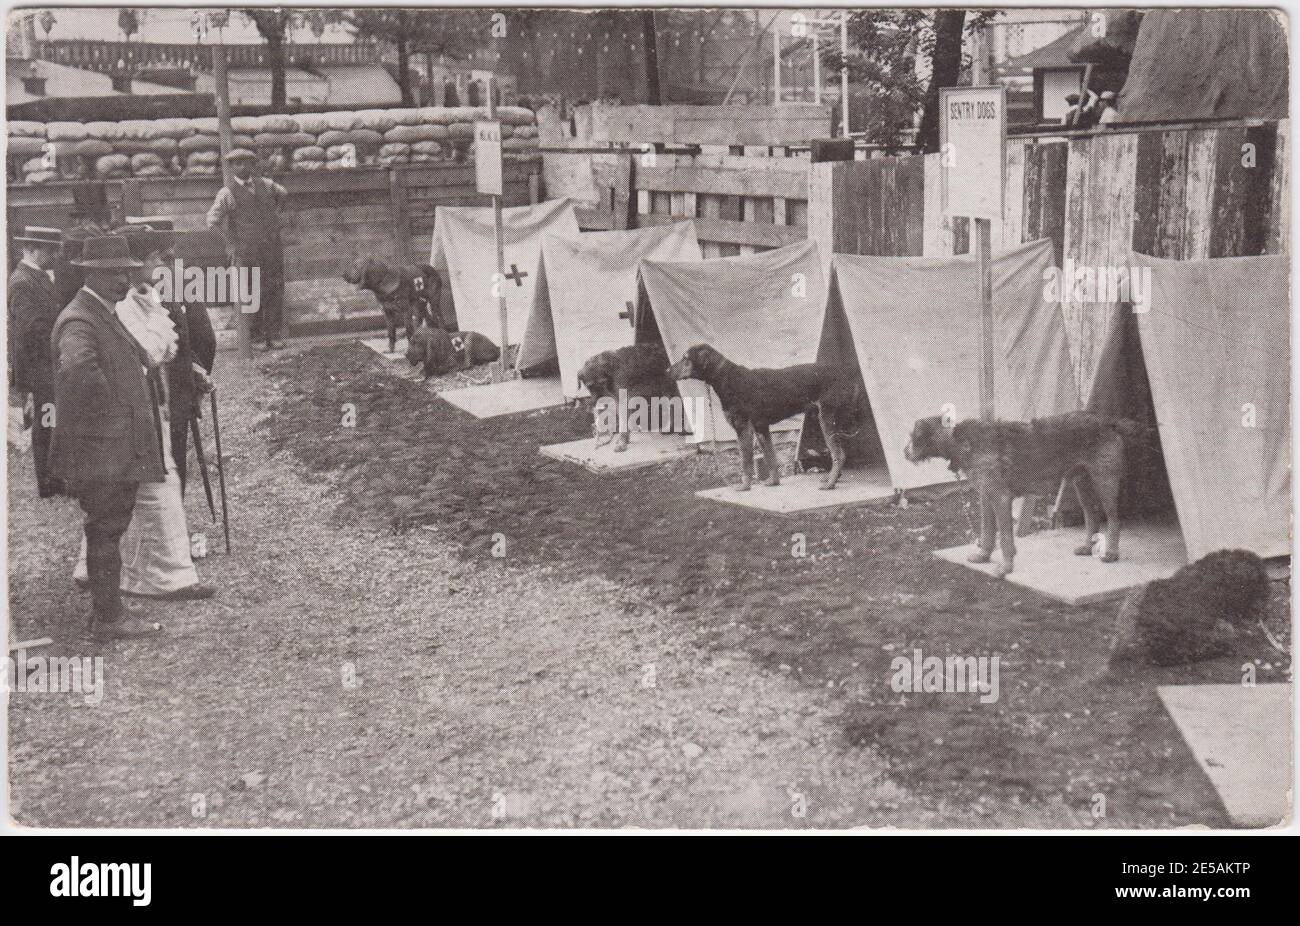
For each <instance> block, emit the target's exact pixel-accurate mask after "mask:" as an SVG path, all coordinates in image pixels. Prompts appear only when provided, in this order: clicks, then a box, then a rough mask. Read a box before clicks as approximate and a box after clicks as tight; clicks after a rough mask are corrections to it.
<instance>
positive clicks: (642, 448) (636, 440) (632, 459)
mask: <svg viewBox="0 0 1300 926" xmlns="http://www.w3.org/2000/svg"><path fill="white" fill-rule="evenodd" d="M540 450H541V454H542V456H545V457H550V458H551V459H553V460H561V461H563V462H565V463H576V464H578V465H579V466H581V467H583V468H585V469H587V470H590V471H591V472H593V473H597V474H600V473H624V472H627V471H629V470H634V469H644V468H645V467H647V466H656V465H658V464H660V463H666V462H667V461H669V460H678V459H681V458H682V457H685V456H690V455H692V454H694V453H697V452H699V451H698V450H697V448H696V447H695V445H694V444H691V443H688V442H687V439H686V437H685V436H684V435H681V434H654V433H640V432H634V433H633V434H632V435H631V440H629V441H628V445H627V450H625V451H623V452H622V453H615V452H614V444H613V442H612V441H611V442H609V443H607V444H605V445H604V446H603V447H597V446H596V438H594V437H588V438H584V439H583V440H575V441H568V442H566V443H563V444H548V445H545V446H543V447H541V448H540Z"/></svg>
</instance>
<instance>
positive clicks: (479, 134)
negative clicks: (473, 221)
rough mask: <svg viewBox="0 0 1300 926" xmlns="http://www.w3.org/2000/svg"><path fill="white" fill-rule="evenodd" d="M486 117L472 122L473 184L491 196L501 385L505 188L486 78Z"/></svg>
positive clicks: (504, 366)
mask: <svg viewBox="0 0 1300 926" xmlns="http://www.w3.org/2000/svg"><path fill="white" fill-rule="evenodd" d="M484 83H486V84H487V107H488V118H487V119H486V120H484V121H480V122H476V123H474V183H475V188H476V189H477V190H478V191H479V192H480V193H487V194H488V195H490V196H491V197H492V229H493V237H494V239H495V241H496V248H497V272H496V278H495V279H494V280H493V283H494V284H495V285H494V287H493V288H494V289H495V290H496V292H497V312H498V313H499V317H500V319H501V359H500V360H499V361H497V363H496V364H495V365H494V366H493V367H492V379H493V381H495V382H502V381H503V380H506V379H509V378H510V375H509V372H508V371H509V363H508V360H507V357H506V348H507V347H508V346H509V344H510V330H509V323H508V321H507V317H506V253H505V234H504V232H503V230H502V227H501V197H502V196H503V195H504V192H505V190H504V185H503V180H502V169H501V123H500V121H499V120H498V119H497V117H496V116H497V103H496V92H495V91H496V87H495V86H494V85H493V79H492V78H488V79H487V80H486V81H484Z"/></svg>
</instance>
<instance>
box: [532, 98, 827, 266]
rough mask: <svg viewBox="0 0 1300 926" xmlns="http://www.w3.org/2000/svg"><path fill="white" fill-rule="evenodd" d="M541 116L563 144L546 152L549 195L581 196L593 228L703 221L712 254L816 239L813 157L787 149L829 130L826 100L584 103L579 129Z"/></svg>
mask: <svg viewBox="0 0 1300 926" xmlns="http://www.w3.org/2000/svg"><path fill="white" fill-rule="evenodd" d="M538 122H539V131H540V132H541V135H542V138H543V144H544V146H545V145H552V144H553V145H555V147H544V149H543V150H544V155H543V157H544V160H545V166H544V169H543V174H544V178H545V185H546V195H547V197H548V198H552V199H553V198H557V197H560V196H570V197H573V198H574V199H576V200H577V201H579V203H581V204H582V205H581V207H580V208H579V209H578V224H579V225H580V226H581V227H582V228H583V229H585V230H604V229H623V228H645V227H648V226H653V225H662V224H667V223H670V222H680V221H682V220H683V219H694V220H695V228H696V235H697V236H698V237H699V239H700V244H701V247H702V250H703V252H704V256H705V257H726V256H731V255H734V254H748V253H752V252H754V251H761V250H768V249H770V248H777V247H781V246H783V245H787V244H791V243H794V242H796V241H802V240H804V239H805V238H807V235H808V232H807V225H808V218H807V216H808V164H809V161H808V157H807V153H806V152H804V153H803V154H800V155H795V154H792V153H791V151H790V149H789V148H788V147H786V146H789V145H794V144H797V143H800V142H805V141H807V139H809V138H813V137H819V136H824V135H827V134H829V133H830V113H829V110H828V109H827V108H826V107H824V106H815V105H797V106H781V107H774V106H613V107H610V106H601V105H598V104H593V105H591V106H586V107H579V109H578V111H577V113H576V115H575V122H576V123H577V125H578V130H577V134H576V135H570V134H568V133H567V131H565V130H567V126H563V125H561V124H556V123H554V122H553V120H552V119H551V118H550V117H549V115H548V114H547V113H545V112H543V113H541V114H539V118H538ZM667 146H675V150H673V151H666V150H664V149H665V148H666V147H667ZM575 149H576V150H575Z"/></svg>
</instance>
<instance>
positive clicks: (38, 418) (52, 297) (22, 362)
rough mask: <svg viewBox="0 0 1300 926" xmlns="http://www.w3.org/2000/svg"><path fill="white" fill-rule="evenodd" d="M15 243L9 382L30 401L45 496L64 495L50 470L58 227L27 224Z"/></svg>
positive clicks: (59, 246)
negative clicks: (19, 252) (20, 256)
mask: <svg viewBox="0 0 1300 926" xmlns="http://www.w3.org/2000/svg"><path fill="white" fill-rule="evenodd" d="M14 241H15V242H16V243H17V244H19V245H20V246H21V247H22V249H23V259H22V260H21V261H19V263H18V266H17V267H15V268H14V272H13V273H12V274H10V276H9V306H8V309H9V341H8V346H9V351H8V353H9V378H10V379H9V385H10V388H11V389H12V390H13V392H14V393H15V395H22V394H24V393H26V394H28V395H29V396H30V400H31V409H30V412H29V414H30V416H31V423H32V461H33V462H34V463H35V464H36V488H37V491H38V492H39V493H40V496H41V498H50V497H52V496H55V495H60V494H62V493H63V480H61V479H59V478H58V477H57V476H55V475H54V474H53V473H51V472H50V468H49V453H50V438H51V436H52V435H53V433H54V364H53V361H52V360H51V359H50V334H51V333H52V332H53V331H54V321H55V319H57V318H58V317H59V311H60V310H61V309H62V308H63V303H61V302H60V301H59V294H58V289H57V288H56V287H55V285H54V279H53V276H52V270H53V268H54V265H55V264H56V263H57V262H58V259H59V253H60V251H61V249H62V237H61V234H60V232H59V230H58V229H57V228H42V227H40V226H35V225H28V226H27V227H26V228H24V229H23V230H22V231H21V232H19V234H17V235H14Z"/></svg>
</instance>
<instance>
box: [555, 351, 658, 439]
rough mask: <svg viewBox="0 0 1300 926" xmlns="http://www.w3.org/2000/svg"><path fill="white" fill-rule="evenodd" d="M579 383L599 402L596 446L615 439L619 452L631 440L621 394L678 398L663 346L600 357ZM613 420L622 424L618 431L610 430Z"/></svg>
mask: <svg viewBox="0 0 1300 926" xmlns="http://www.w3.org/2000/svg"><path fill="white" fill-rule="evenodd" d="M578 382H579V383H581V384H582V385H583V386H585V387H586V388H587V391H588V392H590V393H591V397H592V398H593V399H594V400H595V405H594V408H593V414H594V419H595V422H596V424H595V427H594V430H595V431H596V446H597V447H603V446H604V445H605V444H607V443H609V441H610V439H611V438H613V440H614V452H615V453H621V452H623V451H625V450H627V444H628V440H629V439H630V437H631V435H630V434H629V433H628V432H629V430H630V426H631V422H630V415H627V414H625V415H619V413H618V412H619V410H618V404H617V403H618V401H619V393H620V391H621V392H622V394H623V400H624V401H627V400H630V399H632V398H640V399H644V400H645V401H647V402H652V401H653V400H655V399H659V398H673V397H675V396H676V395H677V386H676V384H675V383H674V382H673V380H672V379H670V378H669V376H668V355H667V354H666V353H664V349H663V346H662V345H659V344H633V345H631V346H630V347H620V348H618V349H616V350H607V351H604V352H602V353H599V354H596V355H595V356H594V357H590V358H588V360H587V362H586V363H584V364H583V365H582V369H580V370H579V371H578ZM611 421H617V422H618V423H619V426H620V428H619V429H618V430H617V431H615V430H613V429H609V428H608V427H607V425H608V424H609V423H610V422H611ZM615 433H617V437H614V434H615Z"/></svg>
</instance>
